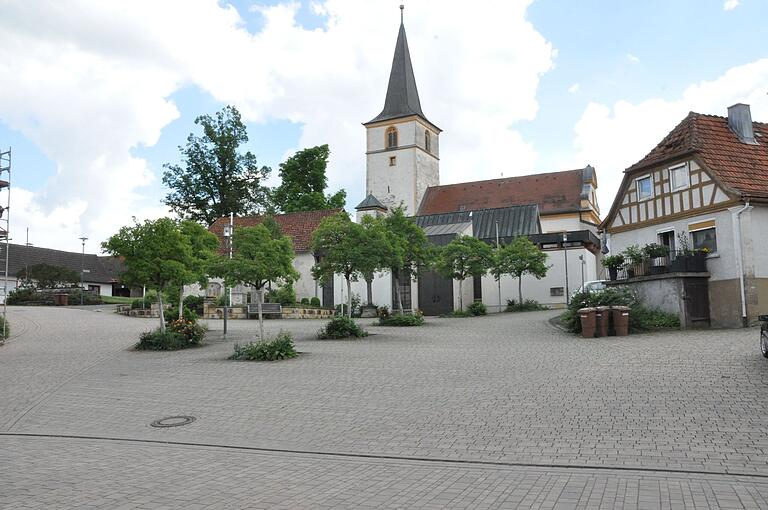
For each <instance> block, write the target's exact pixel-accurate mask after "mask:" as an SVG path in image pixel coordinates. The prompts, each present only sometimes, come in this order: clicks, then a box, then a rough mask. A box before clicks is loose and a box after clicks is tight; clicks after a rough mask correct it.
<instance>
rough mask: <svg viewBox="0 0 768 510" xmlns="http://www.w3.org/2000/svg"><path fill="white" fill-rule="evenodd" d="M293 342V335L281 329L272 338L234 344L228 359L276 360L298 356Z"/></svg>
mask: <svg viewBox="0 0 768 510" xmlns="http://www.w3.org/2000/svg"><path fill="white" fill-rule="evenodd" d="M298 355H299V353H298V351H296V346H295V345H294V344H293V335H291V334H290V333H286V332H283V331H281V332H280V334H278V335H277V336H276V337H275V338H274V339H272V340H262V341H260V342H252V343H249V344H245V345H235V352H234V353H233V354H232V355H231V356H230V357H229V359H233V360H240V361H278V360H281V359H290V358H295V357H296V356H298Z"/></svg>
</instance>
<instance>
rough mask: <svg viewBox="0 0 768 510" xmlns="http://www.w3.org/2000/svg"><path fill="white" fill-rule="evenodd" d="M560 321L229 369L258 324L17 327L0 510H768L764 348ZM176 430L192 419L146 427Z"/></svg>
mask: <svg viewBox="0 0 768 510" xmlns="http://www.w3.org/2000/svg"><path fill="white" fill-rule="evenodd" d="M551 315H552V312H542V313H526V314H514V315H510V314H504V315H503V316H489V317H481V318H472V319H432V320H430V321H429V322H428V325H427V326H425V327H423V328H380V327H374V326H371V327H369V330H370V331H371V333H373V334H372V335H371V336H369V337H367V338H366V339H363V340H358V341H317V340H314V337H313V333H314V331H315V330H316V329H317V328H318V327H319V326H320V323H318V322H315V321H298V320H296V321H270V322H268V323H267V324H268V328H267V329H268V330H269V331H270V332H272V333H275V332H277V331H278V330H279V329H281V328H282V329H285V330H288V331H291V332H293V333H294V334H295V335H296V338H297V346H298V349H299V350H300V351H302V352H303V354H302V356H300V357H299V358H297V359H294V360H289V361H283V362H279V363H245V362H230V361H226V359H225V358H226V356H227V355H228V354H229V352H231V348H232V342H234V341H239V342H245V341H247V340H248V338H250V337H251V336H252V335H253V334H254V332H255V330H256V323H255V322H253V321H231V322H230V328H231V333H230V335H229V337H230V338H229V339H228V341H223V339H222V338H221V331H220V328H221V323H220V322H212V323H211V324H210V327H211V333H210V334H209V337H210V342H209V344H208V345H206V346H205V347H201V348H197V349H191V350H187V351H183V352H173V353H149V352H135V351H131V350H130V349H129V347H130V345H131V343H132V342H134V341H135V339H136V337H137V335H138V333H139V332H141V331H144V330H148V329H150V328H151V327H154V325H155V322H154V321H150V320H145V319H129V318H125V317H121V316H117V315H114V314H112V313H108V312H97V311H94V310H79V309H53V308H45V309H37V308H12V309H11V312H10V320H11V322H12V325H13V327H14V337H12V338H11V340H10V341H9V342H7V343H6V345H5V346H3V347H0V434H3V435H0V450H2V452H1V457H0V473H4V472H6V473H10V474H11V475H10V477H5V476H3V481H2V482H0V485H6V486H8V487H9V490H0V507H3V508H5V507H6V506H10V507H13V506H12V505H16V506H17V507H19V508H25V507H35V506H36V505H37V506H39V507H51V506H54V507H55V506H61V507H66V506H70V507H83V506H88V505H91V506H95V507H109V508H114V507H118V506H119V505H120V504H125V505H126V507H129V508H132V507H137V506H141V505H144V506H146V507H148V508H157V507H158V506H161V505H166V506H169V507H178V506H184V507H187V508H195V506H194V505H199V506H200V507H211V508H216V507H229V508H240V507H251V506H253V507H280V506H283V507H286V508H295V507H297V506H305V507H338V506H341V507H361V506H366V505H368V506H371V507H378V506H390V507H402V508H407V507H425V506H427V507H428V506H432V507H444V506H452V507H491V508H495V507H516V506H519V507H521V508H528V507H539V508H549V507H555V506H558V505H559V507H562V508H577V507H578V508H598V507H601V506H602V507H603V508H613V507H622V506H623V507H626V508H639V507H643V508H645V507H647V508H656V507H665V508H670V507H671V508H676V507H691V508H693V507H697V508H698V507H701V508H717V507H728V508H766V507H768V502H767V501H768V492H766V491H767V490H768V435H767V434H766V433H767V432H768V413H766V406H767V405H768V360H764V359H763V358H762V357H761V356H760V355H759V352H758V349H757V338H758V336H757V332H756V331H755V330H754V329H752V330H737V331H703V332H702V331H700V332H671V333H661V334H655V335H635V336H631V337H626V338H610V339H594V340H584V339H578V338H573V337H571V336H569V335H566V334H564V333H561V332H560V331H558V330H556V329H555V328H553V327H551V326H550V325H549V324H548V323H547V319H548V318H549V317H551ZM179 414H185V415H193V416H195V417H196V418H197V420H196V421H195V422H194V423H192V424H191V425H187V426H183V427H177V428H169V429H157V428H153V427H150V426H149V423H150V422H151V421H153V420H156V419H158V418H162V417H165V416H173V415H179ZM9 434H10V435H9ZM20 434H36V435H41V436H79V437H81V438H74V437H58V438H57V437H28V436H26V437H25V436H21V435H20ZM82 437H89V438H92V439H83V438H82ZM93 438H102V439H93ZM107 439H121V440H131V441H133V442H121V441H112V440H107ZM162 441H170V442H174V443H189V444H185V445H182V444H175V445H163V444H160V443H158V442H162ZM194 444H197V446H194ZM202 444H205V445H208V446H199V445H202ZM222 447H229V448H222ZM231 447H240V448H241V449H232V448H231ZM242 448H244V449H242ZM254 448H255V449H261V451H258V450H253V449H254ZM264 450H270V451H264ZM275 450H290V451H293V452H300V453H287V452H285V451H275ZM343 454H347V455H349V456H339V455H343ZM355 455H367V456H369V457H354V456H355ZM377 457H385V458H377ZM416 459H421V460H416ZM459 462H462V463H459ZM597 468H600V469H597ZM708 473H711V474H708ZM726 474H728V475H726ZM750 475H751V476H750Z"/></svg>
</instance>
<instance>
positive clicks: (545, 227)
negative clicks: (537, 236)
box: [541, 215, 597, 233]
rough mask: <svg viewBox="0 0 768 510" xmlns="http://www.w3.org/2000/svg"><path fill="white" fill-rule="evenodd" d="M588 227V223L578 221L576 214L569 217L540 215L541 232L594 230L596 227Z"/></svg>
mask: <svg viewBox="0 0 768 510" xmlns="http://www.w3.org/2000/svg"><path fill="white" fill-rule="evenodd" d="M588 227H589V225H586V224H584V223H581V222H580V221H579V218H578V215H576V216H573V217H570V218H563V217H553V218H552V217H551V218H548V217H546V216H541V231H542V233H549V232H563V231H574V230H592V231H593V232H594V231H596V230H597V229H596V227H592V228H588Z"/></svg>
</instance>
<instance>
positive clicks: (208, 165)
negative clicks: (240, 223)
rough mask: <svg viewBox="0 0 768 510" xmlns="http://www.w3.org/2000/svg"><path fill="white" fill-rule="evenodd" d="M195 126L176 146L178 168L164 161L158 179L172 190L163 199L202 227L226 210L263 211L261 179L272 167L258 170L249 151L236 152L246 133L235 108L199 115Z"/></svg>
mask: <svg viewBox="0 0 768 510" xmlns="http://www.w3.org/2000/svg"><path fill="white" fill-rule="evenodd" d="M195 124H198V125H199V126H201V127H202V129H203V134H202V136H197V135H195V134H194V133H190V135H189V137H187V145H186V146H185V147H181V146H180V147H179V151H180V152H181V157H182V160H183V166H180V165H171V164H165V165H164V168H165V169H166V171H165V173H164V174H163V183H164V184H165V185H166V186H168V187H169V188H170V189H171V192H170V193H168V194H167V195H166V196H165V199H164V203H165V204H166V205H168V206H169V207H170V208H171V209H172V210H173V211H174V212H175V213H176V214H178V215H179V216H180V217H182V218H186V219H191V220H194V221H197V222H200V223H203V224H205V225H210V224H212V223H213V222H214V221H215V220H216V219H217V218H221V217H222V216H228V215H229V214H230V213H235V215H243V214H252V213H254V212H257V211H259V210H261V209H263V208H264V206H265V205H266V195H267V188H266V187H264V186H263V184H262V182H263V181H264V179H266V178H267V177H268V176H269V173H270V172H271V170H270V169H269V168H268V167H265V166H262V167H261V168H259V166H258V165H257V163H256V156H254V155H253V154H252V153H251V152H245V153H242V152H240V150H239V149H240V146H241V145H243V144H244V143H246V142H248V133H247V131H246V127H245V124H243V121H242V119H241V118H240V112H238V111H237V108H235V107H234V106H227V107H225V108H224V109H222V110H221V111H219V112H216V115H215V116H214V117H211V116H210V115H201V116H200V117H198V118H196V119H195Z"/></svg>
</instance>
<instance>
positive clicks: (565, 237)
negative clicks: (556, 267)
mask: <svg viewBox="0 0 768 510" xmlns="http://www.w3.org/2000/svg"><path fill="white" fill-rule="evenodd" d="M567 242H568V232H563V253H565V304H566V305H570V304H571V290H570V288H569V287H568V246H566V243H567Z"/></svg>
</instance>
